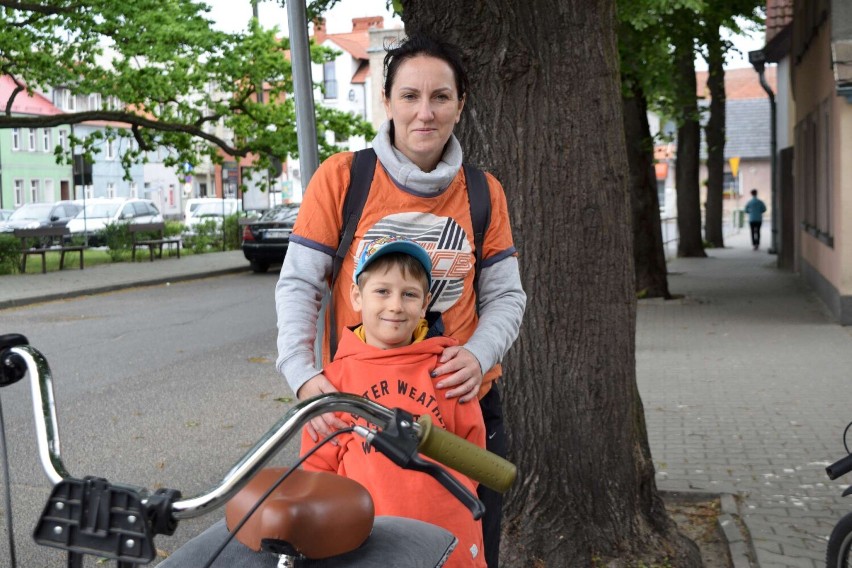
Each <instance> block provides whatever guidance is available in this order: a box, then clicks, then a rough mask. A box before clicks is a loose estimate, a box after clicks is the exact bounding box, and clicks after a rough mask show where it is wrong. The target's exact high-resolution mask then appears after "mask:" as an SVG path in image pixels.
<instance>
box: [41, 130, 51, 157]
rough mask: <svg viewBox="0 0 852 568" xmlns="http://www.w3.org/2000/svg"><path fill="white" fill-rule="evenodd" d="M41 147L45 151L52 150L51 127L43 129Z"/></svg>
mask: <svg viewBox="0 0 852 568" xmlns="http://www.w3.org/2000/svg"><path fill="white" fill-rule="evenodd" d="M41 149H42V150H44V151H45V152H50V150H51V147H50V128H45V129H44V130H42V131H41Z"/></svg>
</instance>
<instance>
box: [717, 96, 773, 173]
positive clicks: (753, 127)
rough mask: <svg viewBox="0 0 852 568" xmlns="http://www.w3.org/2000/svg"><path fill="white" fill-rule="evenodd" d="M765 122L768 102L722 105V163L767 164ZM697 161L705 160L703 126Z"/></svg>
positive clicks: (767, 135) (767, 138)
mask: <svg viewBox="0 0 852 568" xmlns="http://www.w3.org/2000/svg"><path fill="white" fill-rule="evenodd" d="M769 119H770V107H769V99H768V98H763V99H744V100H728V101H725V159H728V158H730V157H732V156H736V157H740V158H742V159H744V160H748V159H752V160H754V159H767V160H768V159H769V157H770V155H771V152H770V148H769V144H770V141H769V138H770V134H771V133H770V128H771V126H770V120H769ZM705 120H706V119H705ZM702 122H703V121H702ZM701 159H702V160H705V159H707V146H706V142H705V140H704V128H703V125H702V128H701Z"/></svg>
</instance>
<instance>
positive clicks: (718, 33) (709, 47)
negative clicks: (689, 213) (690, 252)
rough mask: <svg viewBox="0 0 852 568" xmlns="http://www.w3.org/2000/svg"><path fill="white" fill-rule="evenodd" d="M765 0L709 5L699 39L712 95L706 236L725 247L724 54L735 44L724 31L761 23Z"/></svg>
mask: <svg viewBox="0 0 852 568" xmlns="http://www.w3.org/2000/svg"><path fill="white" fill-rule="evenodd" d="M764 5H765V2H764V1H763V0H717V1H716V2H712V3H710V4H708V5H707V6H706V7H705V8H704V10H703V14H704V17H703V18H702V27H701V32H700V34H699V40H700V42H701V43H702V44H703V45H704V50H705V51H704V53H703V55H704V59H705V60H706V61H707V67H708V72H707V89H708V91H709V94H710V107H709V114H708V118H707V122H706V124H705V126H704V139H705V141H706V147H707V200H706V207H705V221H704V237H705V239H706V241H707V242H708V243H710V244H711V245H712V246H714V247H720V248H721V247H724V246H725V243H724V237H723V231H722V226H723V222H724V219H723V209H724V207H723V204H724V179H725V138H726V129H727V125H726V121H727V118H726V110H725V103H726V100H727V99H726V95H725V66H724V64H725V55H726V54H727V52H728V51H730V50H731V49H732V43H731V42H730V41H728V40H725V39H723V37H722V32H723V30H728V31H730V32H731V33H741V32H742V31H743V30H742V28H741V25H740V21H743V22H744V23H745V24H747V25H749V24H755V23H757V24H760V23H761V22H762V14H761V7H762V6H764Z"/></svg>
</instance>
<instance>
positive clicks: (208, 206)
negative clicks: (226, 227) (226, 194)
mask: <svg viewBox="0 0 852 568" xmlns="http://www.w3.org/2000/svg"><path fill="white" fill-rule="evenodd" d="M240 205H241V203H240V201H239V200H238V199H217V198H212V199H211V198H201V199H190V200H188V201H187V207H186V210H185V211H188V212H185V213H184V222H183V223H184V225H185V227H186V232H187V233H189V234H194V233H195V230H196V227H197V226H198V225H200V224H202V223H204V222H207V221H215V222H216V228H217V229H220V228H221V227H222V220H223V219H224V218H225V217H227V216H228V215H233V214H234V213H237V212H238V211H240V209H241V207H240Z"/></svg>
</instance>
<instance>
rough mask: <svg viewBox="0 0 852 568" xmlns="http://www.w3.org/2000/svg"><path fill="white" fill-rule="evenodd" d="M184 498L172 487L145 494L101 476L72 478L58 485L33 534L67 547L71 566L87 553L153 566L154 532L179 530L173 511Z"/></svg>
mask: <svg viewBox="0 0 852 568" xmlns="http://www.w3.org/2000/svg"><path fill="white" fill-rule="evenodd" d="M179 498H180V492H178V491H175V490H172V489H161V490H159V491H157V492H156V493H154V494H152V495H147V496H143V494H142V493H141V492H140V491H139V490H137V489H135V488H131V487H126V486H119V485H112V484H111V483H109V482H108V481H107V480H106V479H102V478H98V477H86V478H85V479H73V478H67V479H64V480H62V481H60V482H59V483H58V484H57V485H55V486H54V487H53V491H52V492H51V494H50V499H49V500H48V502H47V505H45V508H44V511H43V512H42V514H41V516H40V517H39V521H38V523H37V524H36V528H35V531H33V538H34V539H35V541H36V543H38V544H40V545H44V546H50V547H54V548H60V549H62V550H66V551H68V553H69V561H68V566H69V568H77V567H78V566H82V565H83V564H82V559H83V556H84V555H86V554H91V555H94V556H100V557H103V558H108V559H110V560H116V561H117V562H118V566H120V567H121V566H132V565H134V564H148V563H150V562H151V561H152V560H154V557H155V556H156V553H157V550H156V548H155V546H154V536H156V535H158V534H166V535H170V534H173V533H174V531H175V529H176V528H177V523H175V522H174V520H173V519H171V515H170V514H169V511H170V510H171V504H172V503H173V502H174V501H176V500H177V499H179ZM75 562H76V564H75Z"/></svg>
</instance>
